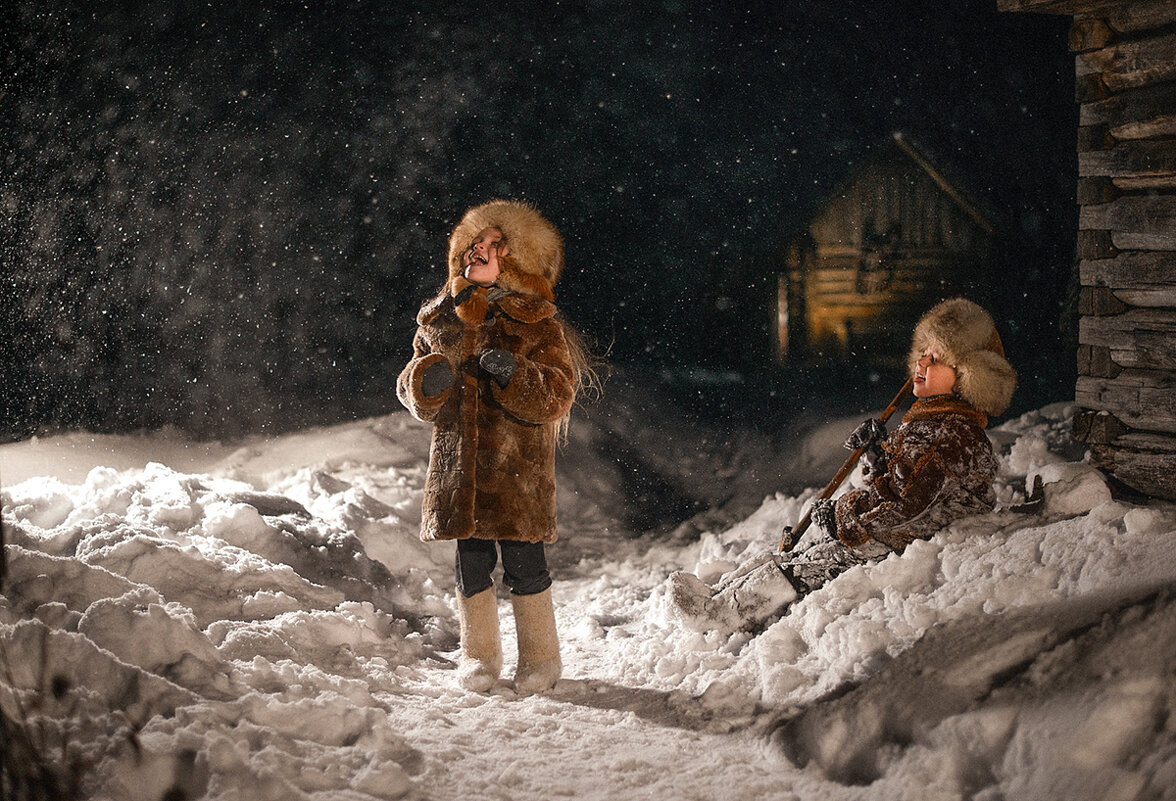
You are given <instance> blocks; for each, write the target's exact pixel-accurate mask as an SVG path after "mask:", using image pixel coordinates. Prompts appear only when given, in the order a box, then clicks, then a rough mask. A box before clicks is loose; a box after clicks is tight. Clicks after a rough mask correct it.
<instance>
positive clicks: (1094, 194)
mask: <svg viewBox="0 0 1176 801" xmlns="http://www.w3.org/2000/svg"><path fill="white" fill-rule="evenodd" d="M1120 194H1121V193H1120V191H1119V188H1118V187H1117V186H1115V182H1114V181H1112V180H1111V179H1110V178H1108V177H1106V176H1105V175H1100V176H1098V177H1096V178H1079V179H1078V198H1077V199H1078V205H1079V206H1098V205H1101V204H1103V203H1110V202H1111V201H1112V200H1114V199H1115V198H1117V197H1119V195H1120Z"/></svg>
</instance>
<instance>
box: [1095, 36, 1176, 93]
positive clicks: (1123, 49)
mask: <svg viewBox="0 0 1176 801" xmlns="http://www.w3.org/2000/svg"><path fill="white" fill-rule="evenodd" d="M1174 52H1176V33H1170V34H1164V35H1160V36H1151V37H1148V38H1145V39H1139V40H1134V41H1128V42H1117V43H1115V44H1112V45H1110V46H1108V47H1104V48H1102V49H1100V50H1092V51H1091V52H1089V53H1080V54H1079V55H1078V59H1079V60H1080V61H1082V62H1083V63H1084V64H1086V65H1087V66H1088V67H1090V68H1091V69H1092V70H1094V71H1095V72H1098V73H1099V74H1100V75H1101V76H1102V83H1103V84H1104V85H1105V86H1106V87H1107V88H1108V89H1109V90H1110V91H1112V92H1121V91H1123V90H1124V89H1132V88H1135V87H1139V86H1147V85H1148V84H1155V83H1160V82H1161V81H1170V80H1173V79H1176V58H1173V57H1172V54H1173V53H1174Z"/></svg>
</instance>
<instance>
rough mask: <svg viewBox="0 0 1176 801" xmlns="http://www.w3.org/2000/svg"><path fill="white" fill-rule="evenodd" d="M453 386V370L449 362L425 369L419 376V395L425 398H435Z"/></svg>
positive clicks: (431, 365)
mask: <svg viewBox="0 0 1176 801" xmlns="http://www.w3.org/2000/svg"><path fill="white" fill-rule="evenodd" d="M451 386H453V370H451V369H450V368H449V362H437V363H436V364H430V365H429V366H428V367H426V368H425V373H424V375H422V376H421V394H422V395H424V396H425V397H426V398H435V397H437V396H438V395H440V394H441V393H442V392H444V391H445V390H447V389H449V388H450V387H451Z"/></svg>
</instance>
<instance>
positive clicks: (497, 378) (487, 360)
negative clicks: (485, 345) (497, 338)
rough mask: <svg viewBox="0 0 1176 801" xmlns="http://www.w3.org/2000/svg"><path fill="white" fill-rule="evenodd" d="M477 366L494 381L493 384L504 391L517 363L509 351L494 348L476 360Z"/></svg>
mask: <svg viewBox="0 0 1176 801" xmlns="http://www.w3.org/2000/svg"><path fill="white" fill-rule="evenodd" d="M478 365H479V366H481V368H482V369H483V370H485V371H486V372H487V373H489V374H490V377H491V378H493V379H494V382H495V383H496V384H498V387H499V388H500V389H506V385H507V384H509V383H510V378H511V376H513V375H514V371H515V367H516V366H517V365H518V362H517V361H516V360H515V357H514V356H512V355H511V354H510V352H509V351H505V350H503V349H502V348H494V349H492V350H488V351H486V352H485V353H483V354H482V355H481V356H480V357H479V358H478Z"/></svg>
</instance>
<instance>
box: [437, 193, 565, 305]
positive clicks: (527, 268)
mask: <svg viewBox="0 0 1176 801" xmlns="http://www.w3.org/2000/svg"><path fill="white" fill-rule="evenodd" d="M486 228H497V229H498V230H500V231H502V237H503V239H504V240H505V241H506V243H507V244H508V245H509V246H510V252H509V253H508V254H507V255H505V256H501V257H500V258H499V262H500V273H499V275H498V280H497V281H496V282H495V283H497V284H498V286H500V287H502V288H503V289H507V290H510V291H512V292H521V293H523V294H527V295H536V296H538V297H540V298H543V299H545V300H549V301H551V300H555V291H554V290H555V284H556V282H557V281H558V280H559V276H560V274H561V273H562V272H563V267H564V243H563V237H562V236H560V233H559V231H558V230H557V229H556V227H555V226H554V225H552V224H551V223H550V222H548V221H547V219H546V218H544V217H543V215H542V214H540V213H539V212H538V211H537V210H536V209H535V207H534V206H532V205H530V204H529V203H525V202H523V201H518V200H491V201H489V202H487V203H483V204H482V205H480V206H474V207H473V208H472V209H470V210H469V211H467V212H466V213H465V216H464V217H462V218H461V222H459V223H458V224H457V226H456V227H455V228H454V229H453V233H452V234H450V235H449V289H450V294H451V295H456V294H457V292H458V291H460V288H461V287H456V288H455V283H457V282H458V279H461V280H462V281H464V280H465V278H464V277H463V276H462V264H461V259H462V255H463V254H464V253H465V251H466V249H467V248H469V246H470V243H471V242H473V241H474V237H476V236H477V235H478V234H479V233H480V232H481V231H482V230H484V229H486Z"/></svg>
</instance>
